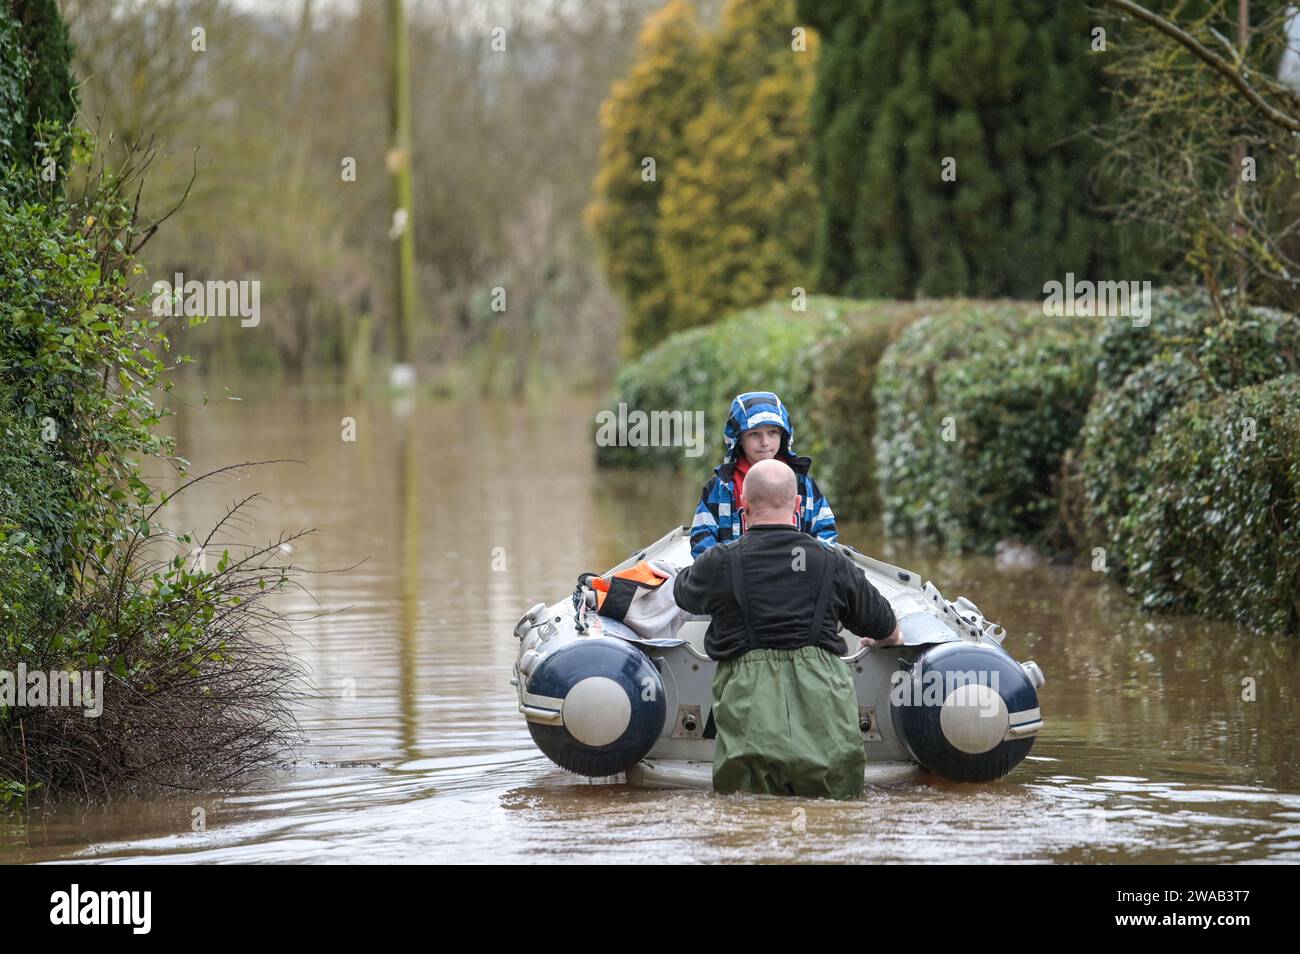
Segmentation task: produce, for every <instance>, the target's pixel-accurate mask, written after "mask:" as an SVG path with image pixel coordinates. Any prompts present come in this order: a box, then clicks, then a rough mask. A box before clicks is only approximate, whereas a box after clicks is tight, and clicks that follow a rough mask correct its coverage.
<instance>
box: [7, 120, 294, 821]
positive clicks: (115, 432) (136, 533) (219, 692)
mask: <svg viewBox="0 0 1300 954" xmlns="http://www.w3.org/2000/svg"><path fill="white" fill-rule="evenodd" d="M49 141H50V143H51V148H60V147H61V143H62V141H63V140H62V138H60V139H55V138H51V139H50V140H49ZM67 141H68V142H70V143H72V144H73V145H72V146H71V147H70V148H71V154H72V155H74V156H79V157H80V159H81V161H83V162H86V164H87V165H89V162H88V160H89V159H90V158H91V157H92V156H93V152H94V146H95V144H94V142H93V140H92V139H91V138H90V137H89V136H88V135H86V134H84V133H77V132H75V131H73V132H72V133H70V134H68V136H67ZM100 170H101V171H99V172H98V173H97V174H95V175H91V176H88V177H86V178H85V187H84V189H85V191H84V192H82V193H79V194H78V195H77V196H76V197H75V198H68V197H67V196H65V195H64V194H63V192H62V191H61V190H55V189H52V188H47V187H46V186H45V185H42V184H41V183H39V182H38V181H37V179H36V176H35V170H34V169H28V168H27V167H26V166H24V165H21V164H15V165H11V166H8V167H6V168H3V169H0V439H2V440H3V446H0V670H3V671H6V672H11V673H12V672H17V671H18V670H19V667H20V666H25V667H26V669H27V671H28V672H32V673H35V672H40V673H46V674H51V675H50V676H49V678H50V680H51V684H53V682H52V681H53V680H54V679H55V678H56V676H59V674H70V673H77V674H78V676H77V685H78V686H81V685H83V684H84V680H85V679H91V678H92V675H93V680H94V681H95V682H97V683H98V684H99V685H101V686H102V692H99V693H98V694H97V695H96V697H95V699H94V706H93V707H92V706H91V705H90V704H85V705H82V706H69V705H67V704H61V705H47V704H45V700H41V699H36V700H34V701H32V700H26V701H20V700H19V697H17V696H6V697H4V698H3V699H0V808H5V807H7V808H13V807H16V806H18V805H21V804H23V803H25V802H28V801H30V798H31V796H32V794H33V793H34V792H39V793H41V794H42V795H44V796H55V797H57V796H59V795H64V794H69V793H75V794H77V795H80V796H89V797H97V796H98V797H102V796H105V795H110V794H115V793H118V792H121V791H124V790H126V789H129V788H131V787H133V786H136V785H144V784H162V785H167V786H171V787H173V788H197V787H200V786H202V787H208V788H212V789H228V788H231V787H234V786H235V785H237V784H238V783H239V782H243V781H248V780H250V779H251V778H252V777H253V775H254V773H255V772H256V770H257V769H259V768H261V767H262V766H264V765H265V764H266V762H267V761H268V760H270V759H271V758H274V757H275V756H277V755H279V754H280V753H281V752H282V751H283V748H284V745H285V743H286V742H287V741H288V739H289V737H290V735H291V733H292V729H293V718H292V713H291V710H290V708H289V702H290V692H291V691H292V690H294V689H296V688H297V680H298V679H299V677H300V675H301V671H300V667H298V666H297V665H296V664H295V663H294V662H293V660H292V658H291V657H290V656H289V654H288V649H287V647H286V645H285V644H284V642H283V641H282V640H277V639H267V638H266V636H267V635H268V633H270V634H274V635H278V636H283V635H286V634H287V630H286V627H285V625H284V617H283V616H282V614H280V613H278V612H277V611H275V610H273V609H271V608H269V607H268V606H267V605H266V600H267V599H268V598H269V597H270V596H272V595H273V594H274V593H276V592H278V591H279V590H281V589H283V588H284V586H285V584H286V583H287V582H288V580H289V578H290V576H291V575H293V568H292V566H289V565H286V564H285V560H284V557H283V555H282V551H281V549H280V547H279V543H281V542H283V541H274V542H272V543H270V544H269V545H266V546H261V547H258V546H247V547H246V548H240V547H239V545H235V546H234V549H235V552H234V553H233V554H232V553H231V548H228V547H225V546H222V545H219V544H217V543H216V542H214V541H215V539H216V538H215V534H216V533H217V531H214V534H213V535H209V537H208V538H207V539H191V538H190V537H188V536H187V535H178V534H176V533H173V532H171V531H170V530H168V529H167V528H166V526H165V525H164V524H163V523H162V520H161V519H160V517H159V514H160V512H161V511H162V510H163V508H164V505H165V503H166V500H167V498H165V497H162V496H161V495H159V494H158V493H157V492H156V491H155V490H154V488H153V487H152V486H150V484H149V483H148V482H147V481H146V480H145V479H144V478H143V476H142V473H143V472H142V469H141V468H142V467H143V466H146V465H147V463H146V462H147V461H148V460H152V461H153V462H154V463H155V464H157V463H159V462H170V463H174V464H176V465H177V466H178V467H180V469H181V470H182V471H183V470H185V469H186V465H185V462H184V461H183V460H181V459H180V458H177V457H176V456H175V454H174V446H173V444H172V442H171V440H170V439H167V438H163V437H159V436H157V435H156V434H154V432H153V429H154V427H155V425H157V424H158V422H159V421H160V420H161V418H162V417H163V413H164V412H163V410H162V408H161V407H160V405H159V403H158V398H157V392H159V391H165V390H167V389H168V388H169V387H170V384H169V382H168V381H167V378H166V372H167V371H168V370H169V368H168V366H167V365H166V363H165V358H164V356H165V355H166V354H167V352H168V339H167V337H166V335H165V334H164V330H163V328H162V327H161V325H160V322H159V320H158V319H157V318H155V317H154V316H153V315H152V314H151V311H150V308H149V296H148V295H147V294H146V293H144V291H143V289H142V284H143V269H142V268H141V267H140V266H139V265H138V264H137V263H136V262H135V260H134V256H133V254H132V253H133V251H134V250H136V249H138V247H139V244H140V243H141V241H142V240H143V239H142V236H143V235H144V234H145V233H146V229H145V227H144V226H141V225H140V224H139V223H138V222H136V220H135V214H134V204H133V202H132V198H133V196H132V193H131V191H130V188H129V185H130V184H129V183H124V182H123V181H122V180H120V179H119V178H118V177H117V174H116V173H113V172H111V171H107V170H103V167H102V166H101V167H100ZM200 320H201V319H190V323H191V324H195V323H198V322H199V321H200ZM235 519H236V520H237V519H238V516H236V517H235ZM223 524H224V521H223ZM219 526H220V525H219ZM222 539H223V540H224V539H225V538H224V537H222ZM209 553H210V559H209ZM70 678H71V677H70V676H69V677H68V678H67V679H65V685H67V684H70V683H69V682H68V679H70ZM84 701H85V700H84V697H83V702H84ZM94 709H97V711H93V710H94ZM83 710H84V711H83ZM92 712H93V714H92ZM88 716H89V717H88Z"/></svg>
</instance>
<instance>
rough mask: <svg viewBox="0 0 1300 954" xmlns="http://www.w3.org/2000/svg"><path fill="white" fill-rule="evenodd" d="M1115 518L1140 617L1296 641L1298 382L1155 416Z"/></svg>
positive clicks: (1287, 379) (1278, 382) (1299, 607)
mask: <svg viewBox="0 0 1300 954" xmlns="http://www.w3.org/2000/svg"><path fill="white" fill-rule="evenodd" d="M1137 484H1138V486H1140V487H1141V488H1142V489H1141V491H1140V492H1139V493H1138V494H1137V495H1136V498H1135V500H1134V505H1133V509H1132V511H1131V512H1130V513H1129V514H1127V515H1126V516H1124V517H1123V523H1124V524H1125V525H1126V531H1127V532H1126V533H1125V536H1126V537H1127V539H1128V541H1129V547H1130V551H1129V557H1130V562H1131V569H1130V575H1129V580H1128V584H1127V585H1128V588H1129V591H1130V592H1131V593H1133V594H1134V595H1135V596H1137V597H1138V598H1139V599H1140V600H1141V601H1142V605H1143V606H1145V607H1148V608H1151V609H1162V610H1181V611H1190V612H1196V613H1200V614H1203V615H1207V616H1213V617H1218V618H1222V619H1230V620H1235V621H1237V622H1239V623H1243V624H1245V625H1248V626H1250V627H1252V628H1255V629H1259V630H1266V631H1270V632H1273V633H1300V376H1298V375H1294V374H1289V375H1284V376H1281V377H1276V378H1274V379H1273V380H1271V381H1268V382H1266V383H1263V384H1255V385H1250V386H1247V387H1243V388H1240V389H1238V390H1235V391H1232V392H1231V393H1228V394H1223V395H1218V396H1215V397H1211V398H1207V399H1200V400H1192V401H1189V402H1187V403H1185V404H1183V405H1182V406H1180V407H1178V408H1176V409H1175V410H1173V411H1171V412H1170V413H1169V414H1167V415H1165V416H1164V417H1163V418H1162V419H1161V421H1160V424H1159V427H1158V428H1157V431H1156V434H1155V439H1154V441H1153V443H1152V446H1151V449H1150V452H1149V453H1148V454H1147V455H1146V456H1145V458H1144V459H1143V460H1142V463H1141V467H1140V469H1139V475H1138V478H1137Z"/></svg>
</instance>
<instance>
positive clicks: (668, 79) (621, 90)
mask: <svg viewBox="0 0 1300 954" xmlns="http://www.w3.org/2000/svg"><path fill="white" fill-rule="evenodd" d="M700 43H701V37H700V26H699V22H698V20H697V18H696V14H695V8H694V7H693V6H692V5H691V4H690V3H689V2H687V0H672V2H670V3H669V4H668V5H667V6H665V7H664V8H663V9H662V10H659V11H658V12H656V13H655V14H653V15H652V16H650V17H649V18H648V19H647V20H646V25H645V28H644V29H643V31H642V33H641V37H640V39H639V41H638V44H637V59H636V63H635V64H634V65H633V67H632V70H631V72H630V73H629V74H628V76H627V77H626V78H625V79H623V80H621V81H619V82H617V83H615V84H614V86H613V89H612V90H611V91H610V95H609V98H608V99H607V100H606V101H605V103H604V105H603V106H602V107H601V112H600V122H601V127H602V131H603V138H602V141H601V147H600V171H599V173H598V174H597V178H596V198H595V200H594V201H593V203H592V204H591V206H590V207H589V208H588V209H587V225H588V227H589V228H590V229H591V231H592V234H593V235H594V236H595V238H596V242H597V247H598V249H599V254H600V258H601V263H602V266H603V268H604V271H605V275H606V277H607V279H608V281H609V283H610V286H611V287H612V288H613V289H614V291H615V292H616V293H617V294H618V295H619V297H620V298H621V299H622V301H623V303H624V306H625V308H626V321H625V324H624V333H625V337H626V338H627V339H629V341H630V343H631V344H632V345H633V346H634V347H637V348H644V347H646V346H648V345H649V344H651V343H653V342H655V341H657V340H659V339H660V338H661V337H663V335H664V334H665V333H666V332H667V329H668V328H669V326H670V324H671V321H672V308H671V295H670V292H669V290H668V284H667V281H666V279H665V274H664V265H663V261H662V260H661V258H660V255H659V205H660V202H661V200H662V198H663V187H664V183H665V181H667V180H670V179H671V178H672V176H673V175H675V174H676V171H677V163H678V160H679V159H680V157H681V155H682V152H683V130H684V129H685V126H686V124H687V123H688V122H689V121H690V120H691V119H693V118H694V117H696V116H697V115H698V114H699V112H700V107H701V105H702V102H703V97H704V88H705V80H706V76H705V72H704V69H703V65H702V61H701V47H700ZM646 160H652V161H653V168H651V167H650V166H649V164H648V163H647V162H646Z"/></svg>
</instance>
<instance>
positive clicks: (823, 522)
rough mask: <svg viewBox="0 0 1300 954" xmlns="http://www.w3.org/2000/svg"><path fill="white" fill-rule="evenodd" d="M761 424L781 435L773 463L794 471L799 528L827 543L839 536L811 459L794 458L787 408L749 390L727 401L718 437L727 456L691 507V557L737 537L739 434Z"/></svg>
mask: <svg viewBox="0 0 1300 954" xmlns="http://www.w3.org/2000/svg"><path fill="white" fill-rule="evenodd" d="M764 424H771V425H774V426H776V427H779V428H781V429H782V430H783V431H785V436H784V437H782V439H781V449H780V450H779V451H777V454H776V458H777V460H781V461H784V462H785V463H787V464H789V465H790V469H791V470H793V471H794V476H795V486H796V493H798V494H799V495H800V496H801V497H802V498H803V500H802V501H801V503H800V506H799V529H800V530H802V531H803V532H804V533H807V534H810V535H811V536H814V537H818V538H820V539H822V540H826V541H827V542H833V541H834V540H835V538H836V537H838V536H839V533H838V532H837V531H836V529H835V514H834V513H832V512H831V507H830V504H828V503H827V502H826V498H825V497H823V496H822V494H821V491H820V490H818V489H817V482H816V481H815V480H813V478H812V474H810V473H809V472H808V471H809V468H810V467H811V466H812V458H811V457H796V456H795V453H794V446H793V445H794V425H793V424H792V423H790V414H789V412H787V411H786V409H785V405H784V404H782V403H781V399H780V398H779V397H777V396H776V395H775V394H773V393H772V392H771V391H747V392H745V393H744V394H741V395H739V396H738V397H737V398H736V399H735V400H734V401H732V402H731V414H730V415H729V416H728V417H727V426H726V427H725V428H724V429H723V435H722V438H723V442H724V443H725V444H726V446H727V453H726V457H725V458H724V459H723V461H722V463H721V464H719V465H718V466H717V467H715V468H714V469H713V476H712V477H710V478H709V480H708V482H707V483H706V484H705V485H704V489H703V490H702V491H701V493H700V503H699V506H697V507H696V508H695V520H694V522H693V523H692V524H691V556H692V557H698V556H699V555H700V554H701V553H703V552H704V551H705V550H707V549H708V548H709V547H711V546H713V545H714V544H715V543H725V542H726V541H728V540H735V539H737V538H739V536H740V533H741V523H740V519H741V513H740V507H739V502H738V501H737V500H736V499H735V484H734V483H732V476H733V475H734V473H735V470H736V461H737V459H738V458H739V456H740V455H741V454H743V453H744V449H743V448H742V446H741V443H740V435H741V434H742V433H744V432H745V431H747V430H749V429H750V428H753V427H760V426H762V425H764Z"/></svg>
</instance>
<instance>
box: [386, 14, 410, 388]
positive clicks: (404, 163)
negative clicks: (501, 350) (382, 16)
mask: <svg viewBox="0 0 1300 954" xmlns="http://www.w3.org/2000/svg"><path fill="white" fill-rule="evenodd" d="M388 36H389V43H388V48H389V62H390V72H389V81H390V82H389V132H390V139H389V149H388V172H389V174H390V175H391V176H392V177H393V218H392V224H391V226H390V227H389V230H388V237H389V238H390V239H392V240H393V262H394V288H393V292H394V306H395V307H396V309H397V316H396V317H397V322H396V336H395V338H396V340H395V349H394V352H395V353H394V355H393V357H394V360H395V362H396V364H395V366H394V368H393V376H392V383H393V384H395V385H398V386H401V387H405V386H409V384H410V382H411V379H412V378H413V376H414V375H413V370H412V367H411V336H412V332H413V329H414V326H415V234H414V231H415V216H414V209H413V208H412V194H413V189H412V187H411V62H410V60H411V56H410V47H409V44H408V42H407V35H406V13H405V11H404V9H403V4H402V0H388Z"/></svg>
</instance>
